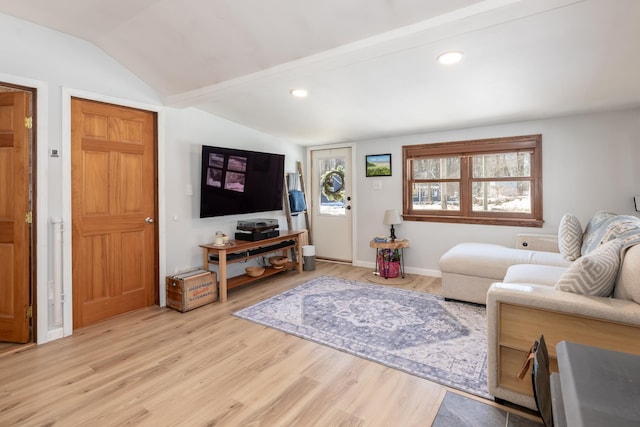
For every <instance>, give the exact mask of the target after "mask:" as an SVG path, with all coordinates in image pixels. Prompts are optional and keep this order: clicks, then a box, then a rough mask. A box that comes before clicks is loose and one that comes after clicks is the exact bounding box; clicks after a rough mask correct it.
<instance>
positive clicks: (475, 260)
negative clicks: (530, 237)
mask: <svg viewBox="0 0 640 427" xmlns="http://www.w3.org/2000/svg"><path fill="white" fill-rule="evenodd" d="M515 264H542V265H555V266H560V267H567V266H569V265H571V261H567V260H566V259H564V257H563V256H562V255H561V254H560V253H557V252H541V251H529V250H526V249H514V248H508V247H506V246H501V245H495V244H491V243H460V244H457V245H456V246H454V247H453V248H451V249H449V250H448V251H447V252H446V253H445V254H444V255H442V257H441V258H440V270H441V271H442V272H443V273H445V272H446V273H456V274H465V275H468V276H481V277H487V278H493V279H496V280H502V279H503V278H504V275H505V274H506V272H507V269H508V268H509V267H511V266H512V265H515Z"/></svg>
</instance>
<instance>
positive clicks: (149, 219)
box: [144, 216, 153, 224]
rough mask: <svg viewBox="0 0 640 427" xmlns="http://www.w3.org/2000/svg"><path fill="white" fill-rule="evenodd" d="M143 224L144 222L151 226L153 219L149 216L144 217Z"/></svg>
mask: <svg viewBox="0 0 640 427" xmlns="http://www.w3.org/2000/svg"><path fill="white" fill-rule="evenodd" d="M144 222H146V223H147V224H153V218H151V217H150V216H148V217H146V218H145V219H144Z"/></svg>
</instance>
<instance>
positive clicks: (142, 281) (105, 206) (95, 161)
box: [71, 98, 158, 328]
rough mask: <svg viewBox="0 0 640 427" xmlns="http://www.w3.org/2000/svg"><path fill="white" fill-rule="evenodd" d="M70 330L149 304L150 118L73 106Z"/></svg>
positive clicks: (154, 261) (153, 188)
mask: <svg viewBox="0 0 640 427" xmlns="http://www.w3.org/2000/svg"><path fill="white" fill-rule="evenodd" d="M71 182H72V189H71V192H72V201H71V203H72V222H73V231H72V233H73V235H72V264H73V280H72V281H73V284H72V287H73V326H74V328H81V327H84V326H88V325H91V324H93V323H97V322H99V321H102V320H104V319H107V318H109V317H112V316H115V315H118V314H121V313H125V312H128V311H131V310H135V309H138V308H142V307H146V306H149V305H152V304H154V302H155V300H156V287H157V286H156V284H157V283H158V279H157V276H158V273H157V272H158V255H157V243H156V242H157V231H156V224H155V222H154V218H155V216H156V210H157V203H156V200H157V179H156V118H155V113H153V112H149V111H142V110H136V109H131V108H126V107H120V106H116V105H111V104H104V103H100V102H93V101H87V100H81V99H77V98H73V99H72V101H71Z"/></svg>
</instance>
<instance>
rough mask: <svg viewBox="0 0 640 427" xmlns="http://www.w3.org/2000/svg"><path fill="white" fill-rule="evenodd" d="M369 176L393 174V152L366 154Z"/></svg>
mask: <svg viewBox="0 0 640 427" xmlns="http://www.w3.org/2000/svg"><path fill="white" fill-rule="evenodd" d="M365 159H366V162H367V164H366V167H367V176H391V154H371V155H368V156H365Z"/></svg>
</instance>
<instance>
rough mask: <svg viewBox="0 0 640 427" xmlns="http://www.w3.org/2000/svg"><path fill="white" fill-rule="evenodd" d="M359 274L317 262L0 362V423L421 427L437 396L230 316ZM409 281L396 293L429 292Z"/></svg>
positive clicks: (392, 373) (430, 285)
mask: <svg viewBox="0 0 640 427" xmlns="http://www.w3.org/2000/svg"><path fill="white" fill-rule="evenodd" d="M368 273H369V274H370V270H366V269H363V268H356V267H351V266H346V265H340V264H331V263H324V262H318V263H317V269H316V270H315V271H313V272H304V273H302V274H297V273H296V272H287V273H283V274H280V275H277V276H274V277H271V278H267V279H265V280H263V281H258V282H255V283H253V284H250V285H248V286H245V287H243V288H240V289H235V290H232V291H230V292H229V301H228V302H227V303H225V304H219V303H215V304H210V305H207V306H204V307H201V308H198V309H196V310H193V311H190V312H187V313H184V314H183V313H179V312H177V311H174V310H170V309H165V308H159V307H150V308H147V309H144V310H140V311H136V312H133V313H129V314H126V315H122V316H119V317H117V318H115V319H111V320H109V321H106V322H103V323H101V324H99V325H95V326H91V327H87V328H84V329H81V330H78V331H75V332H74V334H73V335H72V336H70V337H67V338H63V339H60V340H57V341H53V342H50V343H47V344H44V345H40V346H30V347H24V348H22V349H21V350H19V351H17V352H12V353H6V354H4V355H0V426H9V425H20V426H31V425H63V426H69V425H71V426H76V425H91V426H92V425H96V426H107V425H148V426H173V425H184V426H198V425H210V426H214V425H215V426H343V425H344V426H360V425H362V426H429V425H431V423H432V421H433V419H434V418H435V416H436V413H437V411H438V407H439V406H440V403H441V402H442V399H443V398H444V395H445V392H446V391H447V389H446V388H445V387H443V386H440V385H438V384H435V383H432V382H430V381H427V380H424V379H420V378H417V377H414V376H412V375H408V374H405V373H402V372H400V371H397V370H394V369H390V368H387V367H384V366H382V365H379V364H377V363H373V362H369V361H366V360H364V359H361V358H358V357H355V356H351V355H348V354H346V353H342V352H340V351H337V350H333V349H331V348H328V347H325V346H322V345H319V344H315V343H312V342H310V341H306V340H303V339H300V338H297V337H294V336H291V335H287V334H285V333H282V332H278V331H275V330H273V329H269V328H266V327H264V326H260V325H257V324H254V323H252V322H248V321H246V320H242V319H238V318H236V317H234V316H232V315H231V313H232V312H234V311H236V310H238V309H240V308H243V307H246V306H249V305H251V304H254V303H256V302H258V301H260V300H263V299H265V298H267V297H269V296H271V295H274V294H277V293H280V292H282V291H284V290H286V289H289V288H291V287H294V286H297V285H299V284H301V283H303V282H305V281H307V280H309V279H311V278H313V277H316V276H320V275H325V274H326V275H334V276H340V277H346V278H350V279H358V280H362V281H366V279H365V277H364V276H365V275H366V274H368ZM411 277H413V278H414V280H412V281H411V283H409V284H408V285H404V286H400V287H406V288H411V289H415V290H420V291H425V292H432V293H437V292H439V290H440V281H439V280H438V279H434V278H429V277H424V276H411ZM484 402H487V401H484Z"/></svg>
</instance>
